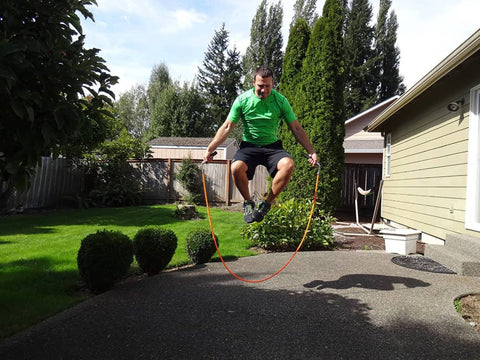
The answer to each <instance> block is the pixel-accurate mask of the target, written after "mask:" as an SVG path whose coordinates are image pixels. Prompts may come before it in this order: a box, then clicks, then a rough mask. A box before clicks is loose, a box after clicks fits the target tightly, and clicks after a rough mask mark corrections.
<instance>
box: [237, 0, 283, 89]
mask: <svg viewBox="0 0 480 360" xmlns="http://www.w3.org/2000/svg"><path fill="white" fill-rule="evenodd" d="M282 20H283V8H282V5H281V2H279V3H278V4H277V5H274V6H272V7H270V9H269V11H268V12H267V0H262V2H261V3H260V5H259V7H258V9H257V12H256V14H255V17H254V18H253V20H252V27H251V28H250V45H249V46H248V47H247V50H246V53H245V56H244V58H243V68H244V75H245V78H244V82H243V87H244V89H249V88H251V87H252V80H253V73H254V72H255V69H256V68H257V67H258V66H260V65H265V66H269V67H270V68H271V69H272V70H273V74H274V78H275V81H276V83H277V84H278V81H279V80H280V78H281V75H282V62H283V52H282V46H283V38H282V33H281V29H282Z"/></svg>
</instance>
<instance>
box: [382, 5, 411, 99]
mask: <svg viewBox="0 0 480 360" xmlns="http://www.w3.org/2000/svg"><path fill="white" fill-rule="evenodd" d="M391 4H392V1H391V0H380V9H379V12H378V19H377V27H376V30H375V51H376V54H377V67H378V70H377V71H378V76H379V88H378V102H382V101H384V100H387V99H389V98H391V97H392V96H394V95H401V94H403V93H404V92H405V85H404V84H403V77H402V76H400V71H399V66H400V50H399V49H398V47H397V46H396V42H397V28H398V23H397V16H396V15H395V12H394V11H393V10H392V11H391V12H390V15H389V11H390V6H391Z"/></svg>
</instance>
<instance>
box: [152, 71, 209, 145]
mask: <svg viewBox="0 0 480 360" xmlns="http://www.w3.org/2000/svg"><path fill="white" fill-rule="evenodd" d="M147 95H148V104H149V111H150V127H149V130H148V134H147V139H153V138H155V137H158V136H173V137H178V136H190V137H203V136H211V135H213V134H214V130H213V126H212V123H211V121H209V118H208V116H207V115H208V113H207V110H206V105H205V104H206V103H205V99H204V97H203V96H202V94H201V92H200V91H199V89H198V88H197V87H196V86H195V84H194V83H192V84H188V83H184V84H183V86H182V85H180V84H179V83H178V82H172V80H171V79H170V75H169V72H168V68H167V66H166V65H164V64H161V65H159V66H157V67H154V69H153V70H152V75H151V77H150V83H149V85H148V90H147Z"/></svg>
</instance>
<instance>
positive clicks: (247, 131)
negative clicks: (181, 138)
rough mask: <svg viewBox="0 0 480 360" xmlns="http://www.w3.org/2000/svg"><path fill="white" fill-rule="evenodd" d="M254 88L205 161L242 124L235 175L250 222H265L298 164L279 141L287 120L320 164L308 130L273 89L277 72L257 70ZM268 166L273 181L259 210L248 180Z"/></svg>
mask: <svg viewBox="0 0 480 360" xmlns="http://www.w3.org/2000/svg"><path fill="white" fill-rule="evenodd" d="M253 86H254V88H253V89H251V90H249V91H246V92H245V93H243V94H241V95H239V96H238V97H237V98H236V99H235V101H234V103H233V105H232V108H231V109H230V113H229V114H228V117H227V120H226V121H225V122H224V123H223V124H222V126H221V127H220V128H219V129H218V131H217V133H216V134H215V137H214V138H213V140H212V141H211V142H210V144H209V145H208V147H207V151H206V152H205V155H204V160H205V161H206V162H209V161H211V160H212V158H213V157H212V153H213V152H214V151H215V149H216V148H217V147H218V146H219V145H220V144H222V143H223V142H224V141H225V140H226V139H227V137H228V135H229V134H230V132H231V131H232V129H233V127H234V126H235V124H237V123H238V121H240V120H241V121H242V125H243V137H242V142H241V144H240V149H239V150H238V151H237V153H236V154H235V156H234V157H233V160H232V176H233V180H234V182H235V185H236V186H237V188H238V190H239V191H240V193H241V194H242V196H243V198H244V199H245V201H244V203H243V209H244V219H245V222H246V223H252V222H254V221H258V222H260V221H262V220H263V218H264V217H265V215H266V214H267V213H268V211H269V210H270V207H271V204H272V203H273V201H274V200H275V199H276V198H277V196H278V195H279V194H280V192H281V191H282V190H283V189H284V188H285V186H286V185H287V184H288V182H289V181H290V178H291V176H292V173H293V169H294V163H293V159H292V158H291V156H290V155H289V154H288V153H287V152H286V151H285V150H284V149H283V146H282V142H281V140H278V129H279V126H280V122H281V121H282V120H283V121H285V122H286V123H287V125H288V127H289V129H290V130H291V131H292V133H293V135H294V136H295V139H296V140H297V141H298V142H299V143H300V144H301V145H302V146H303V147H304V148H305V150H306V151H307V152H308V155H309V162H310V164H312V166H315V165H316V164H317V161H318V159H317V154H316V153H315V149H314V148H313V145H312V144H311V142H310V140H309V139H308V136H307V134H306V133H305V130H304V129H303V127H302V126H301V125H300V123H299V122H298V120H297V118H296V116H295V114H294V113H293V110H292V107H291V106H290V104H289V102H288V100H287V99H286V98H285V97H284V96H283V95H281V94H280V93H279V92H277V91H276V90H273V72H272V70H271V69H270V68H268V67H266V66H260V67H258V68H257V69H256V71H255V74H254V77H253ZM258 165H264V166H265V167H266V168H267V170H268V172H269V174H270V176H271V177H272V178H273V182H272V187H271V190H270V193H269V194H268V197H267V198H266V200H264V201H262V202H260V204H259V205H258V207H256V205H255V202H253V201H252V199H251V197H250V191H249V189H248V181H249V180H251V179H252V178H253V175H254V173H255V168H256V167H257V166H258Z"/></svg>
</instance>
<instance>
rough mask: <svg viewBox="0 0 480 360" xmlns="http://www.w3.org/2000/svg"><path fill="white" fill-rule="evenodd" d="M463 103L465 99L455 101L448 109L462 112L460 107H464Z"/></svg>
mask: <svg viewBox="0 0 480 360" xmlns="http://www.w3.org/2000/svg"><path fill="white" fill-rule="evenodd" d="M463 102H464V101H463V99H461V100H457V101H453V102H451V103H450V104H448V105H447V109H448V110H449V111H458V110H460V107H461V106H462V105H463Z"/></svg>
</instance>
